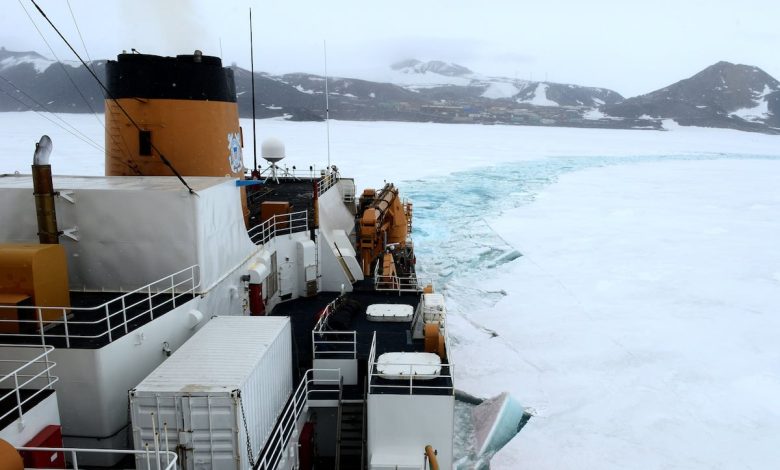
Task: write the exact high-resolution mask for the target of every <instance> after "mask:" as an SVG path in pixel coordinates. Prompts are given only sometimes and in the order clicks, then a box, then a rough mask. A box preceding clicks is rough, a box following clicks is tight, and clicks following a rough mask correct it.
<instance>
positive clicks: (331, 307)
mask: <svg viewBox="0 0 780 470" xmlns="http://www.w3.org/2000/svg"><path fill="white" fill-rule="evenodd" d="M341 300H342V299H341V297H336V298H335V299H333V300H332V301H331V302H330V303H329V304H328V305H326V306H325V308H324V309H322V313H320V317H319V318H318V319H317V323H315V324H314V328H312V331H317V332H320V331H323V330H324V329H325V327H326V326H327V324H328V317H329V316H330V314H331V313H333V312H334V311H335V310H336V305H337V304H338V303H339V302H341Z"/></svg>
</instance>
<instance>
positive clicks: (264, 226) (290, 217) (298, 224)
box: [247, 211, 309, 245]
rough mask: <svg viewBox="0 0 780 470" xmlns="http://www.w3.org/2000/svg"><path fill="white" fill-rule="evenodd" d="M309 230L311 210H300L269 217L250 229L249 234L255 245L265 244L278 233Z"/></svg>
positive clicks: (286, 233) (284, 233)
mask: <svg viewBox="0 0 780 470" xmlns="http://www.w3.org/2000/svg"><path fill="white" fill-rule="evenodd" d="M307 230H309V212H308V211H298V212H291V213H289V214H276V215H274V216H272V217H269V218H268V220H266V221H264V222H263V223H261V224H258V225H255V226H254V227H252V228H251V229H249V231H248V232H247V234H248V235H249V239H250V240H252V243H254V244H255V245H265V244H266V243H268V242H269V241H270V240H271V239H272V238H274V237H275V236H277V235H288V234H292V233H296V232H304V231H307Z"/></svg>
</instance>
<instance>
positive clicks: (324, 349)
mask: <svg viewBox="0 0 780 470" xmlns="http://www.w3.org/2000/svg"><path fill="white" fill-rule="evenodd" d="M329 337H330V338H335V339H328V338H329ZM345 337H346V338H349V339H347V340H344V338H345ZM311 350H312V358H313V359H329V357H328V356H335V355H347V356H350V357H349V358H344V357H340V358H336V359H355V358H357V332H355V331H312V332H311Z"/></svg>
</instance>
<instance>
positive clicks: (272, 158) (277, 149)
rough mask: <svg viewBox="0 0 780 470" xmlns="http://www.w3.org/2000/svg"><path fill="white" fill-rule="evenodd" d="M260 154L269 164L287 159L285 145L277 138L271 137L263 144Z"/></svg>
mask: <svg viewBox="0 0 780 470" xmlns="http://www.w3.org/2000/svg"><path fill="white" fill-rule="evenodd" d="M260 154H261V155H262V157H263V158H264V159H265V160H267V161H269V162H278V161H279V160H281V159H283V158H284V157H285V155H284V143H283V142H282V141H281V140H279V139H277V138H275V137H269V138H268V139H265V140H264V141H263V143H262V144H261V146H260Z"/></svg>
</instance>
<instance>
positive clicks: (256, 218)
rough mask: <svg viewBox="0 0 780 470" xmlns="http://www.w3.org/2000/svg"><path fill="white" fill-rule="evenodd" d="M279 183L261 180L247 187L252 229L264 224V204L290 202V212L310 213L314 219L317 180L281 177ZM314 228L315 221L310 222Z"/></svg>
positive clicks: (310, 216)
mask: <svg viewBox="0 0 780 470" xmlns="http://www.w3.org/2000/svg"><path fill="white" fill-rule="evenodd" d="M278 180H279V181H278V182H276V181H272V180H270V179H269V180H265V179H260V180H259V181H257V182H256V184H253V185H250V186H247V201H248V206H249V222H250V224H249V225H250V227H254V226H255V225H258V224H260V223H262V222H263V220H262V217H261V215H262V214H261V204H262V203H263V202H288V203H289V204H290V212H299V211H309V218H310V219H311V218H312V217H313V215H314V214H313V213H314V211H313V208H314V202H313V194H314V185H316V184H317V181H318V180H317V179H315V178H309V177H301V178H298V177H280V178H278ZM309 222H310V223H309V225H310V226H313V220H310V221H309Z"/></svg>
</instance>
